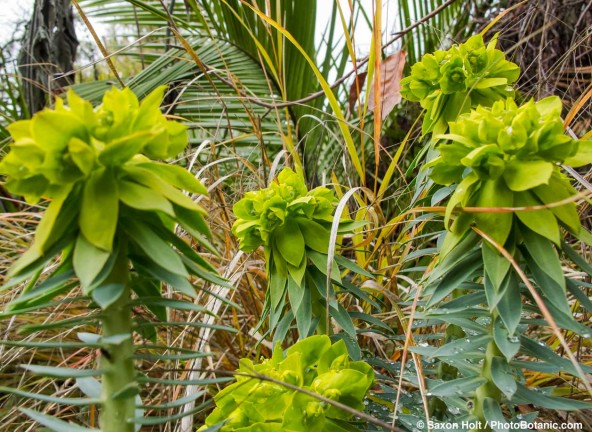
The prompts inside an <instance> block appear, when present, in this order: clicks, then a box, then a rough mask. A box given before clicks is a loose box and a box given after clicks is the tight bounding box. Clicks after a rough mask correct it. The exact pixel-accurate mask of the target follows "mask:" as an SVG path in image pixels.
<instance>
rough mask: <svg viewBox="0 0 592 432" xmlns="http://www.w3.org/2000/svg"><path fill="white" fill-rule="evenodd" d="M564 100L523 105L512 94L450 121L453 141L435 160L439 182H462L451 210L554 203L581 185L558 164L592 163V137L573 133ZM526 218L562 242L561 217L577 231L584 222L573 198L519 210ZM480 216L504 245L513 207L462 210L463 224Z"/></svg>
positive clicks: (448, 137)
mask: <svg viewBox="0 0 592 432" xmlns="http://www.w3.org/2000/svg"><path fill="white" fill-rule="evenodd" d="M561 108H562V106H561V100H560V99H559V98H558V97H555V96H553V97H548V98H545V99H543V100H541V101H538V102H534V101H533V100H530V101H529V102H527V103H525V104H524V105H522V106H520V107H519V106H517V105H516V103H515V102H514V101H513V100H512V99H507V100H506V101H498V102H496V103H494V104H493V106H492V107H491V108H484V107H478V108H477V109H476V110H473V111H471V112H470V113H468V114H463V115H461V116H460V117H459V119H458V120H457V121H456V122H452V123H450V133H449V134H444V135H439V136H436V138H439V139H443V140H448V142H447V143H444V144H441V145H439V146H438V147H437V149H438V150H439V152H440V156H439V157H437V158H436V159H434V160H433V161H432V162H430V163H429V164H428V165H427V167H431V168H432V172H431V174H430V176H431V178H432V179H433V180H434V181H435V182H436V183H439V184H445V185H449V184H452V183H458V186H457V188H456V190H455V192H454V194H453V195H452V197H451V199H450V202H449V204H448V209H447V217H449V216H450V214H451V212H452V210H453V208H454V207H455V206H457V205H459V204H460V205H462V206H463V207H466V206H477V207H523V206H524V207H528V206H535V205H540V204H550V203H553V202H556V201H560V200H563V199H565V198H569V197H570V196H572V195H574V194H575V193H576V192H575V190H574V189H573V188H572V186H571V185H570V183H569V180H568V179H567V178H566V177H565V176H564V175H563V174H562V173H561V172H560V168H559V164H560V163H565V164H567V165H571V166H582V165H586V164H588V163H590V162H592V142H591V141H578V140H574V139H571V138H570V137H569V136H566V135H565V134H564V132H563V122H562V121H561V117H560V116H561ZM516 216H517V217H518V219H520V221H521V222H522V223H524V224H525V225H527V226H528V227H529V228H530V229H532V230H533V231H535V232H537V233H538V234H540V235H542V236H544V237H547V238H548V239H550V240H551V241H553V242H555V243H556V244H558V243H559V233H560V231H559V229H558V224H557V220H558V221H559V222H561V223H562V224H564V225H565V226H566V227H567V228H569V229H571V230H572V231H575V232H577V231H578V230H579V228H580V221H579V218H578V215H577V212H576V209H575V205H574V204H573V203H568V204H565V205H562V206H559V207H552V208H549V209H541V210H538V211H537V212H516ZM473 220H474V221H475V222H476V223H477V225H478V226H480V227H481V228H482V229H485V231H486V232H488V233H489V234H491V235H492V236H493V237H494V239H495V240H497V241H498V242H500V243H501V244H503V243H504V242H505V240H506V238H507V236H508V235H509V232H510V228H511V225H512V213H473V214H465V215H464V216H463V217H459V219H457V222H456V225H457V226H456V228H457V230H461V231H463V230H466V229H468V224H469V223H470V222H471V221H473Z"/></svg>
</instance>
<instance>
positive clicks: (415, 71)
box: [401, 35, 520, 134]
mask: <svg viewBox="0 0 592 432" xmlns="http://www.w3.org/2000/svg"><path fill="white" fill-rule="evenodd" d="M495 45H496V38H494V39H493V40H492V41H491V42H489V44H487V45H485V44H484V42H483V37H482V36H481V35H476V36H473V37H471V38H470V39H469V40H467V42H465V43H464V44H460V45H454V46H452V47H451V48H450V49H449V50H447V51H436V52H435V53H434V54H426V55H425V56H423V58H422V60H421V61H420V62H418V63H416V64H414V65H413V66H412V67H411V74H410V75H409V76H408V77H406V78H404V79H403V80H402V81H401V95H402V96H403V97H404V98H406V99H408V100H411V101H415V102H419V103H420V104H421V106H422V107H423V108H425V109H426V117H425V119H424V122H423V133H424V134H427V133H429V132H433V133H434V134H440V133H444V132H446V130H447V128H448V123H449V122H451V121H453V120H455V119H456V118H457V116H458V115H459V114H461V113H464V112H468V111H469V110H470V109H471V108H474V107H476V106H477V105H483V106H491V105H492V104H493V103H494V102H495V101H497V100H500V99H505V98H506V97H508V96H512V95H513V90H512V88H511V86H512V84H513V83H514V82H515V81H516V80H517V79H518V75H519V73H520V69H519V68H518V66H517V65H516V64H514V63H512V62H510V61H508V60H506V58H505V55H504V53H503V52H502V51H500V50H498V49H496V48H495Z"/></svg>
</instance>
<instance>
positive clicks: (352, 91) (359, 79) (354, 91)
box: [349, 72, 368, 113]
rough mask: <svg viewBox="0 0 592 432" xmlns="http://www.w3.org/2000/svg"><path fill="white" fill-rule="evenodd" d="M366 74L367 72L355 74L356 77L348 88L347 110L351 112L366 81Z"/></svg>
mask: <svg viewBox="0 0 592 432" xmlns="http://www.w3.org/2000/svg"><path fill="white" fill-rule="evenodd" d="M366 75H368V72H362V73H360V74H358V75H356V79H355V80H354V82H353V83H352V85H351V87H350V88H349V112H350V113H353V112H354V108H355V107H356V102H357V101H358V97H359V96H360V93H362V90H363V89H364V83H365V82H366Z"/></svg>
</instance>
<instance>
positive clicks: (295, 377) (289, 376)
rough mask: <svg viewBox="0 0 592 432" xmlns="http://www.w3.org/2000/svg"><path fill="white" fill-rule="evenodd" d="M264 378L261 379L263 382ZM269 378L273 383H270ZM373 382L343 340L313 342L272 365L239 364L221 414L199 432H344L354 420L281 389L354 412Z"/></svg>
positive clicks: (222, 397)
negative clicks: (212, 429)
mask: <svg viewBox="0 0 592 432" xmlns="http://www.w3.org/2000/svg"><path fill="white" fill-rule="evenodd" d="M259 377H262V378H259ZM265 377H268V378H271V379H272V380H273V381H271V380H265ZM373 382H374V371H373V370H372V368H371V367H370V366H369V365H368V364H367V363H365V362H362V361H351V360H350V358H349V356H348V353H347V349H346V347H345V343H344V342H343V340H340V341H339V342H337V343H335V344H331V341H330V339H329V337H328V336H324V335H322V336H311V337H308V338H306V339H304V340H302V341H300V342H298V343H296V344H294V345H293V346H292V347H290V348H288V350H287V351H286V353H285V354H284V353H283V352H282V350H281V348H280V347H279V345H276V348H275V350H274V353H273V356H272V358H271V359H268V360H265V361H263V362H262V363H260V364H254V363H253V362H252V361H251V360H249V359H242V360H241V361H240V368H239V369H238V371H237V376H236V382H235V383H234V384H232V385H230V386H228V387H226V388H225V389H224V390H222V391H221V392H220V393H218V394H217V395H216V397H215V400H216V405H217V407H216V409H215V410H214V411H213V412H212V413H211V414H210V415H209V416H208V418H207V419H206V424H205V425H204V426H202V427H201V429H199V430H206V429H208V428H209V427H212V426H214V425H218V424H223V426H222V428H221V429H219V430H220V431H222V432H234V431H236V432H239V431H242V432H247V431H253V432H254V431H266V432H345V431H352V430H356V429H352V426H351V425H349V424H348V423H347V420H349V419H351V418H352V414H350V413H349V412H346V411H343V410H341V409H339V408H336V407H335V406H333V405H331V404H329V403H327V402H324V401H321V400H319V399H317V398H315V397H314V396H310V395H308V394H304V393H302V392H299V391H297V390H296V389H294V388H290V387H286V386H284V385H282V384H281V383H287V384H289V385H291V386H297V387H299V388H301V389H304V390H307V391H309V392H312V393H316V394H318V395H321V396H323V397H325V398H327V399H330V400H332V401H336V402H339V403H342V404H344V405H347V406H349V407H351V408H353V409H355V410H359V411H361V410H363V409H364V403H363V400H364V397H365V395H366V393H367V392H368V390H369V389H370V386H371V385H372V384H373Z"/></svg>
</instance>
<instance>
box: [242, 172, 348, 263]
mask: <svg viewBox="0 0 592 432" xmlns="http://www.w3.org/2000/svg"><path fill="white" fill-rule="evenodd" d="M336 202H337V198H336V197H335V194H334V193H333V192H332V191H331V190H329V189H327V188H325V187H317V188H315V189H313V190H311V191H309V190H308V189H307V188H306V184H305V183H304V178H303V177H302V175H300V174H298V173H296V172H294V171H292V170H291V169H290V168H285V169H284V170H282V172H280V174H279V175H278V177H277V179H276V180H275V181H274V182H272V184H271V185H270V186H269V187H268V188H265V189H261V190H258V191H254V192H248V193H246V194H245V196H244V198H243V199H241V200H240V201H238V202H237V203H236V204H235V205H234V208H233V210H234V214H235V215H236V218H237V219H236V221H235V223H234V225H233V227H232V231H233V233H234V235H236V236H237V237H238V239H239V242H240V248H241V249H242V250H244V251H245V252H252V251H254V250H255V249H256V248H257V247H259V246H262V245H263V246H264V247H265V251H266V253H267V254H268V256H271V254H273V259H274V262H275V263H276V264H277V265H278V266H279V267H280V268H283V269H290V270H294V269H296V268H302V267H303V266H304V265H305V264H306V260H305V250H306V248H309V249H312V250H315V251H317V252H321V253H326V252H327V248H328V247H329V237H330V231H331V222H332V221H333V213H334V211H335V207H336ZM278 261H279V262H278Z"/></svg>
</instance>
